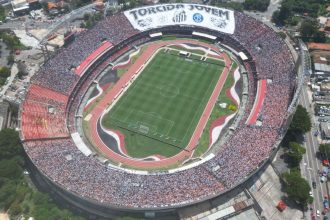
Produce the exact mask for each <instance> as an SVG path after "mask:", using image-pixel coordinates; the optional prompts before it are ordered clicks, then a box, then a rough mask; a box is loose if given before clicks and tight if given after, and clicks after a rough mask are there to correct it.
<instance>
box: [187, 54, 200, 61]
mask: <svg viewBox="0 0 330 220" xmlns="http://www.w3.org/2000/svg"><path fill="white" fill-rule="evenodd" d="M189 58H190V59H193V60H200V59H201V56H199V55H196V54H190V56H189Z"/></svg>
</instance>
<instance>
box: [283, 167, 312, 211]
mask: <svg viewBox="0 0 330 220" xmlns="http://www.w3.org/2000/svg"><path fill="white" fill-rule="evenodd" d="M282 177H283V179H284V183H285V190H286V193H287V194H288V196H289V198H290V199H292V200H294V201H296V202H297V203H298V204H300V205H301V206H302V208H305V207H306V206H307V204H308V203H312V202H313V198H312V197H311V196H310V195H309V191H310V190H311V188H310V186H309V184H308V182H307V181H306V180H305V179H304V178H302V177H301V175H300V173H299V171H291V172H286V173H283V175H282Z"/></svg>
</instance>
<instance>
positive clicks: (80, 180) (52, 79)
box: [20, 4, 296, 219]
mask: <svg viewBox="0 0 330 220" xmlns="http://www.w3.org/2000/svg"><path fill="white" fill-rule="evenodd" d="M196 33H197V34H196ZM164 35H174V36H176V37H183V38H202V39H207V40H208V41H212V42H213V43H214V44H215V45H217V46H221V47H224V48H226V49H227V50H230V51H231V53H232V54H234V55H235V56H236V58H237V59H238V60H239V61H240V64H241V66H242V67H243V68H244V71H242V72H243V74H245V75H246V76H247V77H248V79H249V84H248V92H247V93H246V94H244V95H245V96H246V99H247V104H246V108H245V112H244V114H243V116H242V117H241V118H240V121H239V122H238V127H237V128H236V130H235V131H234V132H233V134H231V138H230V140H228V141H227V142H226V143H224V144H223V145H222V146H221V148H220V150H219V151H217V152H215V153H214V154H213V155H212V156H211V157H208V159H207V160H204V161H203V163H199V164H198V166H192V167H191V168H187V169H181V170H178V171H176V172H168V171H162V172H143V173H139V172H134V171H129V170H125V169H121V168H120V167H116V166H113V165H111V166H109V165H108V164H106V163H102V162H100V160H99V159H98V158H99V157H98V156H97V155H95V154H88V155H87V154H86V149H85V147H86V146H88V144H84V143H83V142H81V141H83V140H84V139H83V137H82V135H81V140H79V141H77V140H73V137H75V136H74V135H73V134H77V133H78V134H81V130H80V128H81V123H82V116H81V115H79V114H77V112H79V111H78V110H79V107H80V103H81V100H82V99H83V97H84V95H85V93H86V91H87V90H88V88H89V87H90V86H91V85H92V84H93V83H95V82H96V81H95V79H97V77H98V76H99V75H100V74H101V72H102V70H104V69H105V68H106V67H107V66H108V65H110V63H111V62H113V61H115V60H116V59H117V58H118V57H119V56H120V55H121V54H123V53H125V52H127V51H129V50H131V49H134V48H136V47H139V46H140V45H142V44H145V43H148V42H152V41H155V40H159V38H161V36H164ZM93 52H94V53H97V54H96V56H95V57H96V58H95V59H94V60H91V59H90V54H92V53H93ZM242 54H244V56H243V57H244V58H243V57H242V56H241V55H242ZM86 60H88V61H86ZM294 70H295V64H294V60H293V57H292V55H291V53H290V51H289V48H288V46H287V45H286V44H285V42H284V41H283V40H282V39H281V38H279V37H278V36H277V34H276V33H275V32H274V31H273V30H272V29H271V28H269V27H268V26H266V25H265V24H263V23H261V22H259V21H257V20H255V19H254V18H251V17H249V16H247V15H245V14H242V13H240V12H236V11H231V10H228V9H221V8H215V7H210V6H204V5H196V4H166V5H156V6H147V7H142V8H137V9H132V10H130V11H125V12H123V13H119V14H116V15H114V16H111V17H107V18H106V19H104V20H102V21H100V22H99V23H98V24H96V25H95V27H93V28H92V29H91V30H88V31H87V32H85V33H82V34H81V35H79V36H77V38H76V40H75V41H74V42H73V43H72V44H70V45H68V47H66V48H62V49H60V50H59V52H58V53H57V54H56V55H55V56H54V57H53V58H52V59H50V60H48V61H47V62H46V63H45V64H44V65H43V66H42V67H41V69H40V71H39V72H38V73H37V74H36V75H35V76H34V77H33V79H32V81H31V86H30V89H29V92H28V94H27V96H26V99H25V101H24V102H23V103H22V105H21V108H20V109H21V110H20V122H21V123H20V137H21V140H22V142H23V146H24V149H25V151H26V153H27V156H28V158H29V159H30V161H31V167H33V170H34V171H35V172H34V173H37V176H38V177H39V178H38V179H39V180H40V182H42V183H43V185H44V186H45V187H46V188H48V189H51V190H52V191H53V192H54V193H55V194H56V195H57V196H59V197H61V198H63V199H64V200H66V201H67V202H68V203H70V204H72V205H73V206H75V207H78V208H79V209H82V210H85V211H86V212H88V213H91V214H93V215H95V216H101V217H104V218H111V217H113V216H114V214H115V213H117V214H118V213H119V215H120V214H123V213H125V212H131V213H140V214H142V215H146V216H150V217H155V218H158V219H160V216H163V215H175V213H176V209H178V208H180V207H185V206H189V205H192V204H196V203H200V202H203V201H206V200H209V199H213V198H215V197H218V196H221V195H222V194H224V193H226V192H228V191H230V190H232V189H233V188H235V187H237V186H238V185H240V184H242V183H244V182H245V181H246V180H247V179H248V178H249V177H250V176H251V175H253V174H254V173H255V172H257V171H258V170H259V169H260V168H261V167H262V166H263V165H264V164H265V163H266V162H267V161H268V159H269V157H271V156H272V155H273V154H274V152H275V151H276V148H277V146H278V144H279V142H280V141H281V139H282V138H283V135H284V134H285V131H286V129H287V125H288V120H290V117H291V113H290V112H288V108H289V106H290V104H291V101H292V97H293V95H294V93H295V88H296V75H295V72H294ZM260 100H262V102H260ZM252 114H253V115H255V116H256V117H255V120H252V121H251V120H250V119H251V115H252ZM79 143H80V144H81V145H80V144H79ZM82 145H83V146H82ZM87 152H88V150H87Z"/></svg>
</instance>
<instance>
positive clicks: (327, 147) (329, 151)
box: [319, 144, 330, 159]
mask: <svg viewBox="0 0 330 220" xmlns="http://www.w3.org/2000/svg"><path fill="white" fill-rule="evenodd" d="M319 152H320V153H323V154H325V155H326V156H327V158H328V159H329V157H330V144H320V146H319Z"/></svg>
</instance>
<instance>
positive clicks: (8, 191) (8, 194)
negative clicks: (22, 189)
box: [0, 181, 16, 209]
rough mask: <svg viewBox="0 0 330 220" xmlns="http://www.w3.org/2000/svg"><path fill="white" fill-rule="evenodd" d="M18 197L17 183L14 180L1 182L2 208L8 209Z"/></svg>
mask: <svg viewBox="0 0 330 220" xmlns="http://www.w3.org/2000/svg"><path fill="white" fill-rule="evenodd" d="M15 197H16V185H15V183H14V182H12V181H4V182H2V184H0V208H2V209H8V208H9V207H10V205H11V204H12V202H13V201H14V200H15Z"/></svg>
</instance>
